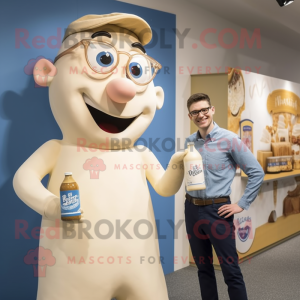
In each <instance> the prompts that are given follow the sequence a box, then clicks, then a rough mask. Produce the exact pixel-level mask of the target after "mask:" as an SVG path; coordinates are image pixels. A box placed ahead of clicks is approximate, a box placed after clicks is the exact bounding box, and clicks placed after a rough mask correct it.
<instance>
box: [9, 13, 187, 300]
mask: <svg viewBox="0 0 300 300" xmlns="http://www.w3.org/2000/svg"><path fill="white" fill-rule="evenodd" d="M151 38H152V33H151V29H150V27H149V25H148V24H147V23H146V22H145V21H144V20H143V19H141V18H139V17H137V16H135V15H130V14H121V13H113V14H109V15H87V16H84V17H81V18H80V19H78V20H76V21H74V22H72V23H71V24H70V25H69V27H68V28H67V31H66V34H65V37H64V40H63V43H62V46H61V49H60V51H59V53H58V55H57V57H56V58H55V61H54V64H52V63H51V62H50V61H48V60H45V59H41V60H39V61H38V62H37V64H36V65H35V67H34V73H33V75H34V80H35V81H36V83H37V84H39V85H42V86H49V97H50V104H51V109H52V112H53V114H54V117H55V119H56V121H57V123H58V125H59V126H60V128H61V130H62V133H63V139H62V140H51V141H48V142H46V143H45V144H44V145H42V146H41V147H40V148H39V149H37V150H36V152H34V153H33V154H32V155H31V156H30V157H29V158H28V160H27V161H26V162H25V163H24V164H23V165H22V166H21V167H20V168H19V170H18V171H17V173H16V174H15V177H14V181H13V184H14V189H15V191H16V193H17V195H18V196H19V197H20V198H21V199H22V200H23V201H24V202H25V203H26V204H27V205H28V206H30V207H31V208H32V209H34V210H35V211H36V212H38V213H39V214H41V215H42V217H43V218H42V225H41V228H42V230H43V232H45V231H46V229H47V228H49V227H58V228H59V229H58V230H59V237H57V236H49V235H48V236H46V235H44V236H43V238H42V239H41V240H40V246H42V247H44V248H45V249H50V250H51V251H52V254H53V256H54V257H55V259H56V263H55V265H54V266H52V267H51V268H48V269H47V275H46V277H43V278H42V277H40V278H39V283H38V296H37V299H38V300H48V299H49V300H65V299H72V300H79V299H80V300H82V299H86V300H110V299H111V298H113V297H116V298H117V299H118V300H123V299H124V300H125V299H126V300H141V299H142V300H153V299H155V300H166V299H168V294H167V289H166V284H165V278H164V274H163V270H162V266H161V264H160V263H159V261H160V255H159V245H158V240H157V238H156V226H155V218H154V213H153V208H152V202H151V198H150V193H149V190H148V186H147V180H148V181H149V182H150V183H151V185H152V186H153V188H154V189H155V191H156V192H157V193H158V194H160V195H162V196H165V197H168V196H171V195H174V194H175V193H176V192H177V191H178V189H179V188H180V186H181V183H182V179H183V176H184V172H183V163H182V160H183V157H184V155H185V153H184V152H182V153H180V152H177V153H175V154H174V155H173V156H172V158H171V160H170V165H171V166H172V167H169V168H167V170H166V171H165V170H164V169H163V168H162V166H161V165H160V164H159V162H158V160H157V158H156V157H155V156H154V154H153V153H152V152H151V151H150V150H149V149H145V148H144V149H141V148H140V147H139V146H134V143H135V141H136V140H137V139H138V138H139V137H140V136H141V135H142V134H143V132H144V131H145V130H146V129H147V127H148V126H149V125H150V123H151V121H152V119H153V117H154V114H155V111H156V110H157V109H160V108H161V107H162V105H163V102H164V92H163V90H162V88H161V87H155V86H154V84H153V78H154V77H155V75H156V73H157V71H158V70H159V69H160V68H161V65H160V64H159V63H158V62H157V61H156V60H155V59H153V58H151V57H150V56H148V55H147V54H146V53H145V49H144V47H143V45H145V44H147V43H149V42H150V40H151ZM37 126H38V124H37ZM98 163H99V164H100V165H101V166H100V167H99V165H98V166H97V164H98ZM103 165H104V167H103ZM175 165H176V166H175ZM124 166H125V167H124ZM67 171H71V172H73V177H74V179H75V180H76V182H77V183H78V185H79V191H80V201H81V206H82V209H83V210H84V218H82V220H81V222H66V221H61V220H60V198H59V189H60V185H61V183H62V181H63V179H64V173H65V172H67ZM47 174H50V177H49V182H48V188H47V189H46V188H44V186H43V185H42V183H41V179H42V178H43V177H44V176H45V175H47ZM146 179H147V180H146ZM101 222H102V223H101ZM110 224H112V225H113V228H112V227H111V226H110ZM141 224H142V225H141ZM147 224H148V225H147ZM139 225H141V226H139ZM122 226H123V227H122ZM151 227H152V228H153V229H154V230H153V233H152V234H149V230H150V228H151ZM118 228H119V230H118ZM112 231H113V232H112ZM118 232H119V234H118ZM110 233H112V234H110ZM105 237H107V238H105ZM142 257H145V260H143V259H141V258H142ZM149 257H153V258H154V259H155V263H152V264H151V263H149V262H148V258H149ZM39 259H42V258H41V257H39Z"/></svg>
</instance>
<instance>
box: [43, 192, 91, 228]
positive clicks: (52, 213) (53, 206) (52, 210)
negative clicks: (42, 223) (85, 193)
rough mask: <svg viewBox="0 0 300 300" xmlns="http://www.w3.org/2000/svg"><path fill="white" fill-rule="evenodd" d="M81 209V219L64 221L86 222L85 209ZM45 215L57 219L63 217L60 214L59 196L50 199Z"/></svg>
mask: <svg viewBox="0 0 300 300" xmlns="http://www.w3.org/2000/svg"><path fill="white" fill-rule="evenodd" d="M80 211H81V219H80V220H70V221H64V222H74V223H82V222H84V220H85V219H84V218H83V210H82V209H80ZM44 215H45V217H46V218H47V219H50V220H56V219H60V218H61V214H60V199H59V198H58V197H53V198H52V199H50V200H48V203H47V205H46V209H45V213H44Z"/></svg>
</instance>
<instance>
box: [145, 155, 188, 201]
mask: <svg viewBox="0 0 300 300" xmlns="http://www.w3.org/2000/svg"><path fill="white" fill-rule="evenodd" d="M186 153H187V152H176V153H175V154H173V156H172V157H171V160H170V162H169V166H168V168H167V170H166V171H164V169H163V167H160V168H155V167H154V168H149V167H148V168H147V170H146V176H147V179H148V180H149V182H150V183H151V185H152V187H153V188H154V190H155V191H156V192H157V193H158V194H159V195H161V196H163V197H169V196H172V195H174V194H176V193H177V192H178V190H179V189H180V187H181V184H182V180H183V176H184V169H183V158H184V156H185V155H186ZM143 154H144V162H145V163H146V164H147V165H148V166H149V165H151V164H153V165H154V166H157V165H159V161H158V160H157V158H156V157H155V155H154V154H153V153H152V152H151V151H150V150H149V151H145V152H143Z"/></svg>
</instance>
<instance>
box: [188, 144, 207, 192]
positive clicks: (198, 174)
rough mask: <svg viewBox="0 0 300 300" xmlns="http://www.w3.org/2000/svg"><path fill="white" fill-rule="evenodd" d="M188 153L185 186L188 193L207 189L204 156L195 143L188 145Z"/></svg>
mask: <svg viewBox="0 0 300 300" xmlns="http://www.w3.org/2000/svg"><path fill="white" fill-rule="evenodd" d="M187 146H188V153H187V155H186V156H185V157H184V172H185V186H186V190H187V191H197V190H204V189H206V185H205V178H204V172H203V162H202V156H201V155H200V153H199V152H198V151H197V150H196V149H195V147H194V143H193V142H190V143H188V144H187Z"/></svg>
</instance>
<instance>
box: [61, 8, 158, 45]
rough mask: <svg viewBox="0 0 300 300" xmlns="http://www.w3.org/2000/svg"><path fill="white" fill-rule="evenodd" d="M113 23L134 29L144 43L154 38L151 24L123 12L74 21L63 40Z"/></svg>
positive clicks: (86, 17) (84, 17) (91, 16)
mask: <svg viewBox="0 0 300 300" xmlns="http://www.w3.org/2000/svg"><path fill="white" fill-rule="evenodd" d="M106 24H113V25H117V26H119V27H122V28H125V29H128V30H130V31H132V32H133V33H134V34H135V35H136V36H137V37H138V39H139V40H140V42H141V43H142V44H143V45H146V44H148V43H149V42H150V41H151V39H152V30H151V28H150V26H149V24H148V23H147V22H146V21H145V20H144V19H142V18H140V17H138V16H136V15H131V14H123V13H112V14H108V15H86V16H83V17H81V18H79V19H77V20H75V21H73V22H72V23H71V24H70V25H69V26H68V28H67V30H66V33H65V36H64V38H63V41H64V40H65V39H66V38H67V37H68V36H69V35H71V34H74V33H77V32H83V31H96V30H95V29H97V28H99V27H101V26H103V25H106Z"/></svg>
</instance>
